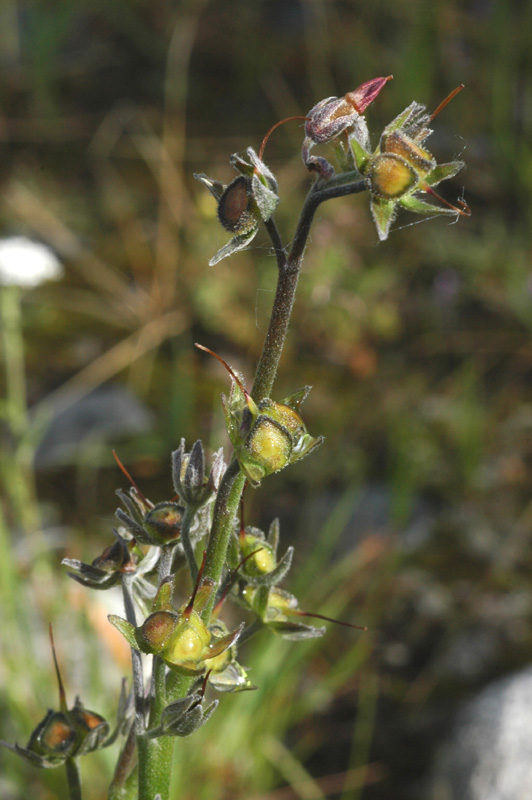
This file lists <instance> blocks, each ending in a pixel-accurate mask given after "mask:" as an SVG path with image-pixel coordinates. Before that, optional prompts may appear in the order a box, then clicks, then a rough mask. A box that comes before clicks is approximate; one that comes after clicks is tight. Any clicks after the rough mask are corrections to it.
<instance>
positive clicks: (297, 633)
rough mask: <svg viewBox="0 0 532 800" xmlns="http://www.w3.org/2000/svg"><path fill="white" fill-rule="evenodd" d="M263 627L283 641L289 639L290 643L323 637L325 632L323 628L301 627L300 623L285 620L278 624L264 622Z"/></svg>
mask: <svg viewBox="0 0 532 800" xmlns="http://www.w3.org/2000/svg"><path fill="white" fill-rule="evenodd" d="M265 627H266V628H268V629H269V630H271V631H272V632H273V633H275V634H276V635H277V636H281V637H282V638H283V639H290V640H292V641H299V640H301V639H316V638H317V637H318V636H323V634H324V633H325V631H326V630H327V629H326V628H325V627H323V628H315V627H314V626H313V625H303V623H302V622H289V621H287V620H284V621H283V620H280V621H279V622H266V623H265Z"/></svg>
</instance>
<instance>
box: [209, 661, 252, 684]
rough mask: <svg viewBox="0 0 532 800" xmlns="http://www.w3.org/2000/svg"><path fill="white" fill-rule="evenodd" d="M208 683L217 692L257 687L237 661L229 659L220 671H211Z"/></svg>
mask: <svg viewBox="0 0 532 800" xmlns="http://www.w3.org/2000/svg"><path fill="white" fill-rule="evenodd" d="M209 684H210V685H211V686H212V688H213V689H216V691H217V692H246V691H252V690H253V689H256V688H257V687H256V686H255V685H254V684H253V683H251V681H250V680H249V679H248V676H247V673H246V671H245V669H244V667H242V666H241V665H240V664H239V663H238V661H231V662H230V663H229V664H228V665H227V666H226V667H225V669H223V670H221V671H220V672H211V674H210V675H209Z"/></svg>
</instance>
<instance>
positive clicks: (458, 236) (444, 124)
mask: <svg viewBox="0 0 532 800" xmlns="http://www.w3.org/2000/svg"><path fill="white" fill-rule="evenodd" d="M531 29H532V5H531V4H526V3H521V2H517V0H514V1H513V2H512V1H511V0H469V1H468V2H458V0H445V2H444V1H443V0H442V1H441V2H439V1H434V0H417V1H416V0H396V2H394V3H384V2H379V0H375V2H372V3H367V2H362V0H360V1H358V0H351V2H349V1H348V0H345V1H344V2H341V1H340V0H297V2H296V0H294V1H292V0H211V1H210V2H209V0H188V2H185V1H183V2H170V0H150V1H149V2H148V0H113V2H111V3H104V2H100V1H99V0H94V1H93V2H85V3H84V2H79V1H74V2H73V1H72V0H62V1H61V0H55V2H50V3H47V4H42V3H39V2H17V1H16V0H4V2H3V4H2V7H1V9H0V63H1V73H0V97H1V103H0V147H1V155H2V157H1V161H0V164H1V167H0V179H1V182H2V187H1V188H2V191H1V193H0V225H1V229H0V236H1V237H3V238H5V237H8V236H24V237H28V238H30V239H34V240H37V241H40V242H43V243H45V244H47V245H48V246H50V247H51V248H52V249H53V250H54V251H55V253H56V254H57V256H58V257H59V259H60V260H61V262H62V264H63V267H64V276H63V278H62V279H61V280H59V281H53V282H52V281H50V282H47V283H45V284H43V285H41V286H39V287H37V288H35V289H31V290H27V291H24V292H22V293H20V298H19V299H20V306H18V308H19V311H20V317H17V316H16V313H15V316H14V317H9V314H8V310H7V309H8V303H7V302H6V303H4V304H3V319H2V326H3V333H4V336H3V342H4V346H3V350H2V358H3V363H2V370H1V375H0V381H1V382H2V396H3V397H4V402H2V406H1V408H2V427H1V428H0V435H1V439H0V443H1V446H2V454H1V458H2V461H1V464H2V469H1V480H2V486H1V491H2V518H1V524H0V534H1V537H2V541H1V547H2V559H1V564H0V566H1V580H2V583H1V590H0V592H1V597H0V600H1V604H2V605H1V607H2V623H1V625H0V635H1V637H2V641H1V652H0V729H1V730H0V736H1V738H3V739H6V740H9V741H15V740H17V741H19V742H20V743H21V744H22V743H24V742H25V741H26V740H27V737H28V736H29V732H30V730H31V729H32V727H33V726H35V725H36V723H37V722H38V721H39V720H40V719H41V718H42V717H43V716H44V713H45V709H46V708H48V707H49V706H51V705H55V703H56V690H55V687H54V682H53V672H52V663H51V657H50V654H49V648H48V645H47V624H48V622H49V621H50V620H53V621H54V626H55V637H56V643H57V648H58V651H59V658H60V660H61V663H62V666H63V673H64V676H63V677H64V680H65V683H66V686H67V691H68V694H69V699H70V700H71V701H72V700H73V697H74V695H75V694H76V693H80V694H81V695H82V698H83V702H84V703H85V704H86V705H87V706H88V707H89V708H92V709H94V710H95V711H98V712H101V713H104V714H106V715H109V716H112V714H113V704H115V703H116V699H117V696H118V691H119V680H120V676H121V675H122V674H123V672H124V671H126V670H127V658H125V657H124V654H123V651H117V650H116V640H114V639H113V638H112V637H110V634H109V631H108V626H107V623H106V620H105V617H106V614H107V613H108V611H109V609H108V607H107V606H106V605H105V601H106V599H107V598H102V597H101V596H100V595H99V594H98V593H92V594H89V593H88V592H85V591H82V590H81V589H80V587H77V586H75V585H74V584H73V582H72V581H69V580H68V578H67V577H66V575H65V570H64V569H63V568H62V567H60V561H61V558H63V557H64V556H69V557H77V558H81V559H83V560H85V561H91V560H92V559H93V558H94V557H95V556H96V555H97V554H98V553H99V552H100V551H101V549H102V548H103V547H104V546H105V545H106V544H108V543H109V542H110V528H111V527H112V525H113V514H114V509H115V507H116V499H115V497H114V491H115V489H116V488H117V487H119V486H121V485H123V482H124V479H123V476H121V475H120V474H119V473H118V470H117V468H116V465H115V464H114V461H113V459H112V455H111V449H112V448H113V447H115V448H117V450H118V452H119V454H120V457H121V459H122V461H124V463H126V464H127V466H128V469H129V470H130V472H132V473H133V474H134V476H135V478H136V480H137V482H138V483H139V484H140V486H141V488H142V491H143V492H144V494H146V495H147V496H148V497H150V498H151V499H153V500H154V501H157V500H161V499H166V498H167V497H168V496H169V495H170V494H171V492H172V489H171V481H170V474H169V454H170V452H171V450H172V449H175V448H176V447H177V446H178V444H179V440H180V438H181V437H182V436H185V437H186V439H187V442H189V443H192V442H193V441H194V440H195V439H197V438H202V439H203V440H204V442H205V443H206V444H207V445H208V446H209V447H212V448H215V447H218V446H219V445H220V444H225V446H226V451H227V452H229V448H228V445H227V437H226V433H225V430H224V426H223V419H222V413H221V406H220V402H219V396H220V393H221V392H222V391H224V390H227V388H228V377H227V375H226V374H225V373H224V372H223V370H222V368H221V367H220V365H219V364H218V363H217V362H215V361H214V360H213V359H208V358H207V357H206V356H205V355H204V354H200V353H198V352H197V351H195V350H194V348H193V342H194V341H200V342H202V343H203V344H205V345H208V346H209V347H211V348H213V349H214V350H216V351H217V352H219V353H220V354H221V355H222V356H223V357H224V358H226V359H227V360H228V361H229V362H230V363H231V364H232V365H233V366H235V367H237V368H238V369H239V370H241V371H242V372H243V373H244V375H245V376H246V377H247V379H248V382H251V379H252V375H253V371H254V364H255V363H256V360H257V357H258V355H259V353H260V349H261V347H262V340H263V336H264V332H265V329H266V326H267V323H268V314H269V308H270V304H271V300H272V296H273V290H274V287H275V277H276V267H275V259H274V257H273V255H272V252H271V250H270V247H269V242H268V240H267V238H266V236H265V235H264V234H259V236H258V237H257V238H256V239H255V241H254V242H253V245H252V247H251V248H250V249H249V250H247V251H245V252H242V253H239V254H236V255H235V256H233V257H231V258H229V259H226V260H224V261H222V262H221V263H220V264H218V265H217V266H216V267H214V268H210V267H208V266H207V262H208V260H209V258H210V257H211V256H212V255H213V254H214V252H215V251H216V250H218V249H219V247H221V246H222V244H223V243H224V242H225V241H226V235H225V232H224V231H223V230H222V229H221V227H220V226H219V224H218V222H217V219H216V215H215V204H214V203H213V201H212V198H210V197H209V196H208V195H207V194H206V193H204V191H203V190H202V187H201V186H200V185H199V184H198V183H196V182H195V181H194V179H193V177H192V173H193V172H206V173H207V174H208V175H209V176H212V177H214V178H217V179H220V180H223V181H226V182H228V181H229V180H230V179H231V177H232V174H234V173H232V170H231V168H230V167H229V165H228V157H229V155H230V154H231V153H233V152H236V151H241V150H243V149H245V147H247V146H250V145H251V146H253V147H255V148H256V149H257V148H258V147H259V145H260V142H261V140H262V137H263V136H264V134H265V132H266V131H267V130H268V129H269V127H270V126H271V125H272V124H273V123H274V122H276V121H277V120H279V119H281V118H282V117H285V116H290V115H296V114H305V113H306V112H307V111H308V110H309V109H310V108H311V107H312V106H313V105H314V104H315V103H316V102H317V101H318V100H320V99H322V98H324V97H328V96H331V95H342V94H344V93H345V92H347V91H350V90H353V89H354V88H355V87H356V86H358V85H359V84H360V83H362V82H363V81H366V80H368V79H370V78H372V77H376V76H379V75H388V74H390V73H392V74H393V75H394V80H393V82H391V83H389V84H387V86H386V87H385V89H384V90H383V91H382V93H381V95H380V96H379V98H378V100H377V101H376V102H375V103H374V105H373V106H371V107H370V109H369V110H368V112H367V115H366V116H367V120H368V123H369V127H370V131H372V132H373V141H374V142H376V141H377V138H378V135H379V133H380V131H381V130H382V128H383V127H384V125H385V124H387V123H388V122H389V121H390V120H391V119H392V118H393V117H395V116H396V114H397V113H399V112H400V111H401V110H402V109H403V108H404V107H405V106H407V105H408V104H409V103H410V102H412V100H417V101H419V102H422V103H424V104H426V105H427V106H428V108H429V110H431V109H433V108H435V107H436V106H437V105H438V103H439V102H440V101H441V100H442V98H443V97H445V96H446V95H447V94H448V93H449V92H450V91H451V90H452V89H453V88H454V87H455V86H456V85H458V84H459V83H465V84H466V89H465V90H464V91H463V92H462V93H461V94H459V95H458V97H457V98H456V99H455V100H453V102H452V103H451V104H450V105H449V106H448V107H447V108H445V110H444V111H443V113H442V114H441V116H440V117H438V119H437V120H436V121H435V133H434V134H433V136H432V137H431V139H430V140H429V142H428V145H429V148H430V149H431V151H432V152H433V153H434V154H435V155H436V157H437V159H438V161H449V160H452V159H453V158H456V157H460V158H462V159H464V160H465V161H466V163H467V171H465V172H462V173H460V174H459V175H458V176H457V177H456V178H455V179H454V181H453V182H449V183H446V184H444V185H443V187H442V193H443V194H444V195H445V197H447V198H448V199H449V200H450V201H455V199H456V198H457V197H459V196H461V195H462V192H464V197H465V198H466V199H467V202H468V204H469V205H470V207H471V209H472V216H471V218H469V219H461V220H460V221H459V223H458V224H456V225H449V224H448V222H447V221H446V220H445V219H434V220H429V221H422V224H421V225H418V224H414V223H418V222H419V221H420V218H419V217H413V216H412V215H407V214H406V213H405V215H404V217H403V216H401V217H399V218H398V220H397V221H396V223H395V226H394V230H393V232H392V234H391V235H390V238H389V239H388V241H386V242H384V243H382V244H378V240H377V235H376V232H375V229H374V226H373V223H372V220H371V217H370V212H369V204H368V202H367V198H366V197H365V195H357V196H353V197H350V198H346V199H340V200H334V201H331V202H329V203H327V204H326V205H324V206H322V207H321V208H320V210H319V213H318V215H317V218H316V220H315V222H314V226H313V229H312V233H311V238H310V243H309V246H308V252H307V257H306V261H305V265H304V271H303V274H302V278H301V284H300V290H299V296H298V300H297V303H296V308H295V311H294V317H293V322H292V326H291V331H290V337H289V341H288V344H287V347H286V351H285V354H284V357H283V361H282V364H281V370H280V374H279V378H278V382H277V389H276V398H277V399H279V398H282V397H284V396H285V395H287V394H289V393H290V392H292V391H294V390H295V389H297V388H299V387H300V386H302V385H305V384H312V385H313V387H314V388H313V391H312V393H311V395H310V397H309V399H308V401H307V403H306V409H305V411H306V414H305V418H306V421H307V423H308V426H309V429H310V431H311V433H313V434H314V435H318V434H323V435H325V436H326V443H325V445H324V446H323V448H321V450H320V451H319V452H318V453H316V454H315V455H313V456H312V457H311V458H309V459H308V460H306V461H305V462H304V463H303V464H301V465H300V466H295V467H293V468H291V469H290V470H288V471H286V472H283V473H281V474H279V475H276V476H273V477H271V478H269V479H268V480H267V481H265V482H264V484H263V486H262V487H261V488H260V489H259V490H258V491H256V492H251V491H248V492H247V496H246V517H247V521H248V522H249V523H250V524H255V525H261V526H263V527H267V526H268V525H269V522H270V521H271V519H272V517H273V516H275V515H278V516H279V517H280V519H281V534H282V537H283V541H284V543H285V545H288V544H289V543H291V542H295V543H296V544H297V562H296V566H295V568H294V570H293V573H294V578H293V581H292V582H291V583H290V588H291V589H292V590H294V591H297V592H298V597H299V598H300V601H301V605H302V607H304V608H307V609H308V610H311V611H320V612H321V613H326V614H330V615H337V616H340V617H342V618H344V619H351V620H352V621H353V622H356V623H364V624H367V625H368V626H369V628H370V630H369V631H368V633H366V634H355V633H354V632H348V633H346V632H345V629H340V628H337V629H331V630H330V631H329V632H328V634H327V636H326V638H325V639H323V640H317V641H316V642H308V643H304V644H303V643H302V644H298V643H294V644H290V643H288V642H278V641H272V640H271V639H269V638H267V637H266V636H264V637H263V638H261V639H257V641H256V642H255V641H253V642H251V643H250V644H249V646H248V647H247V649H246V651H245V653H244V654H243V657H242V660H243V662H244V663H246V664H248V665H249V666H250V667H251V668H252V669H251V673H250V674H251V677H252V679H253V680H254V681H255V682H256V683H257V684H259V685H260V687H261V689H260V690H259V691H258V692H256V693H253V694H251V693H249V694H244V695H238V696H228V697H224V698H222V704H221V708H220V710H219V711H218V712H217V714H216V715H215V716H214V717H213V719H212V720H211V721H210V722H209V724H208V725H207V726H206V727H205V728H204V729H203V730H202V731H201V732H200V733H199V734H197V735H196V736H194V737H193V738H192V739H190V740H186V741H183V743H181V742H180V743H179V745H180V746H179V748H178V750H179V753H178V758H179V771H178V779H177V781H178V783H177V784H176V789H175V797H176V800H177V798H179V800H189V798H190V799H191V798H195V800H198V798H199V799H201V798H205V800H207V799H208V800H228V798H231V800H238V799H239V798H242V800H243V799H244V798H246V800H250V799H251V798H252V799H253V800H259V798H260V799H261V800H266V798H268V800H291V798H297V797H301V798H306V799H307V800H310V798H322V797H328V798H342V800H349V799H350V798H355V799H356V798H363V800H380V799H381V798H389V797H390V796H391V795H390V792H391V791H393V796H394V798H396V799H397V800H403V798H404V799H405V800H406V798H414V800H415V799H416V798H425V797H427V794H426V791H427V789H426V784H425V779H426V776H427V775H428V774H429V772H430V765H431V760H432V758H433V754H434V751H435V748H436V746H437V742H438V740H439V738H441V735H442V731H444V730H445V727H446V725H447V724H448V723H449V721H450V718H451V712H452V711H453V710H454V709H455V708H456V707H458V705H459V704H460V702H461V701H462V700H463V699H464V698H466V697H468V696H470V694H471V693H472V692H474V691H475V690H476V689H477V688H479V687H481V686H483V685H484V684H486V683H487V682H488V681H489V680H490V679H492V678H494V677H496V676H499V675H501V674H504V673H506V672H509V671H511V670H514V669H517V668H519V667H521V666H523V665H525V664H527V663H529V661H530V658H531V657H532V636H531V633H530V618H531V615H532V595H531V590H530V580H529V574H530V569H531V568H532V547H531V535H532V530H531V526H532V504H531V502H530V486H531V478H532V380H531V378H532V342H531V326H532V269H531V263H530V256H531V240H530V235H529V230H530V227H531V223H532V220H531V204H530V190H529V186H530V181H531V180H532V146H531V142H532V103H531V94H532V81H531V77H532V69H531V61H532V51H531V49H530V46H529V37H530V30H531ZM301 140H302V131H301V124H300V123H298V122H293V123H289V124H287V125H286V126H283V127H282V128H281V129H280V130H279V131H277V132H275V134H274V135H273V136H272V138H271V140H270V142H269V143H268V146H267V150H266V156H265V160H266V161H267V163H268V165H269V166H270V167H271V168H272V170H273V171H274V173H275V174H276V176H277V178H278V180H279V186H280V194H281V204H280V206H279V210H278V213H277V215H276V216H277V220H278V224H279V227H280V230H281V232H282V235H283V238H284V241H285V242H289V241H290V237H291V236H292V234H293V231H294V226H295V224H296V221H297V218H298V214H299V211H300V208H301V205H302V202H303V198H304V196H305V193H306V191H307V189H308V186H309V176H308V173H306V170H305V169H304V167H303V165H302V163H301V160H300V147H301ZM0 291H1V292H2V295H6V297H7V296H8V293H7V291H6V289H5V287H0ZM21 331H22V335H23V343H24V353H23V354H22V353H21V352H20V349H19V350H17V341H18V346H20V341H21V340H20V338H18V339H17V334H20V332H21ZM8 332H10V333H9V336H8ZM17 365H18V367H17ZM21 365H22V366H23V369H21ZM17 369H18V370H19V372H20V374H18V373H17ZM14 376H16V379H15V378H14ZM26 402H27V407H28V408H29V409H30V410H29V413H28V414H26V410H25V409H26ZM122 404H123V405H122ZM61 414H62V415H63V416H61ZM58 415H59V416H58ZM54 420H55V421H54ZM114 756H115V750H113V752H112V753H109V752H107V751H106V752H104V753H103V754H98V755H91V756H88V757H87V758H86V759H85V761H84V765H83V769H84V774H86V775H87V777H88V778H89V779H90V781H91V782H90V784H89V783H88V784H87V791H86V797H87V799H88V800H93V799H96V798H102V797H104V792H105V786H106V782H108V779H109V775H110V770H111V768H112V763H113V759H114ZM29 792H31V796H32V797H35V798H37V799H38V800H45V799H47V798H54V797H62V796H65V786H64V778H63V776H62V774H61V773H60V771H59V770H50V771H46V772H37V771H36V770H33V769H30V768H28V767H26V766H24V765H23V764H22V763H18V762H17V759H15V757H14V756H13V755H12V754H10V753H8V752H7V751H1V752H0V794H1V796H2V797H3V798H7V799H8V800H11V799H13V800H14V799H15V798H20V797H25V796H29V794H28V793H29Z"/></svg>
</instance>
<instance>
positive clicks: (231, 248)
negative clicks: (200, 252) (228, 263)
mask: <svg viewBox="0 0 532 800" xmlns="http://www.w3.org/2000/svg"><path fill="white" fill-rule="evenodd" d="M258 230H259V226H258V223H256V224H255V225H254V226H253V227H252V228H250V230H248V231H247V232H246V233H240V234H237V235H236V236H233V238H232V239H231V240H230V241H229V242H227V244H226V245H224V246H223V247H222V248H220V250H218V252H217V253H215V254H214V255H213V257H212V258H211V259H210V261H209V267H214V265H215V264H217V263H218V262H219V261H221V260H222V258H227V256H230V255H232V254H233V253H236V252H238V251H239V250H244V249H245V248H246V247H247V246H248V244H250V242H252V241H253V239H254V238H255V236H256V235H257V231H258Z"/></svg>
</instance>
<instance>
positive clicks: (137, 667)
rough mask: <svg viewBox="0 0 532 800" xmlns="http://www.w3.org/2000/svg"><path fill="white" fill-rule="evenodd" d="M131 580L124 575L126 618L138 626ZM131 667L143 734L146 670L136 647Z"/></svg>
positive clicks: (139, 730)
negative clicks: (144, 670)
mask: <svg viewBox="0 0 532 800" xmlns="http://www.w3.org/2000/svg"><path fill="white" fill-rule="evenodd" d="M131 580H132V577H131V576H129V575H124V576H123V577H122V597H123V600H124V611H125V614H126V619H127V621H128V622H130V623H131V625H134V626H135V627H136V625H137V619H136V615H135V606H134V604H133V598H132V596H131ZM131 669H132V673H133V691H134V695H135V722H134V730H135V733H136V734H137V735H138V734H141V733H143V732H144V727H145V722H144V718H145V717H144V672H143V668H142V656H141V654H140V652H139V651H138V650H136V649H135V648H134V647H132V648H131Z"/></svg>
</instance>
